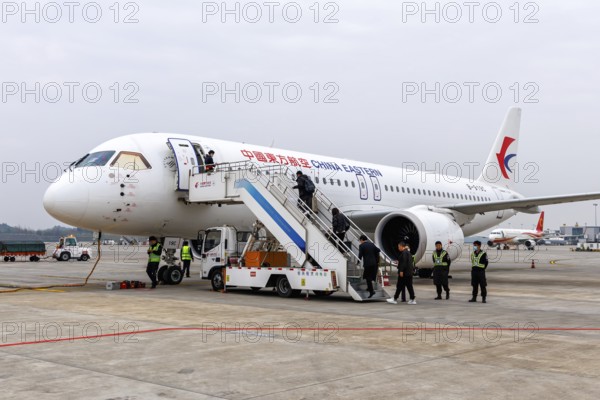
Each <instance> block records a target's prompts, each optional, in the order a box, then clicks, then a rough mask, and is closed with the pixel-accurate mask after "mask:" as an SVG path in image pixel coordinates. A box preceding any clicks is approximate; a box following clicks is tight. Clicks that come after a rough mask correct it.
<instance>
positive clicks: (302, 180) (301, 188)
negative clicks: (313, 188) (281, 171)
mask: <svg viewBox="0 0 600 400" xmlns="http://www.w3.org/2000/svg"><path fill="white" fill-rule="evenodd" d="M307 180H310V178H309V177H308V176H306V175H304V174H303V173H302V171H298V172H296V186H294V189H298V195H299V196H300V200H302V201H303V202H304V204H306V206H307V207H308V208H309V209H310V210H312V200H313V193H310V192H308V191H307V190H306V181H307Z"/></svg>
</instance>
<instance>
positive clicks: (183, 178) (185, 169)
mask: <svg viewBox="0 0 600 400" xmlns="http://www.w3.org/2000/svg"><path fill="white" fill-rule="evenodd" d="M168 145H169V147H170V148H171V150H172V151H173V155H174V156H175V162H176V163H177V190H181V191H185V190H189V189H190V174H191V173H192V170H193V169H194V168H195V167H197V166H198V158H197V157H196V150H195V149H194V145H193V144H192V143H191V142H190V141H189V140H187V139H169V140H168Z"/></svg>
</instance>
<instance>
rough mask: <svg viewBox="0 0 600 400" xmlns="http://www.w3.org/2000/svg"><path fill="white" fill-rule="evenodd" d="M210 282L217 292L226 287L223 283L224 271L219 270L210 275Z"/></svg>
mask: <svg viewBox="0 0 600 400" xmlns="http://www.w3.org/2000/svg"><path fill="white" fill-rule="evenodd" d="M210 284H211V286H212V288H213V290H214V291H215V292H220V291H221V290H223V288H224V287H225V286H224V285H223V273H222V272H221V271H220V270H218V271H215V272H213V273H212V275H211V277H210Z"/></svg>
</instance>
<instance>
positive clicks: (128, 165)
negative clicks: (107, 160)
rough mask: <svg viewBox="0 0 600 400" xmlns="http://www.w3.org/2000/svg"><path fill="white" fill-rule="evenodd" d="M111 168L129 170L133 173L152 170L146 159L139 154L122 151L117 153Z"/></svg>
mask: <svg viewBox="0 0 600 400" xmlns="http://www.w3.org/2000/svg"><path fill="white" fill-rule="evenodd" d="M110 166H111V167H117V168H123V169H131V170H134V171H141V170H144V169H150V168H152V167H151V166H150V163H149V162H148V161H147V160H146V158H145V157H144V156H143V155H141V154H140V153H134V152H132V151H122V152H120V153H119V155H118V156H117V158H115V161H113V162H112V164H110Z"/></svg>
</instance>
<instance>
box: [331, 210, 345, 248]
mask: <svg viewBox="0 0 600 400" xmlns="http://www.w3.org/2000/svg"><path fill="white" fill-rule="evenodd" d="M331 215H332V217H331V230H332V231H333V233H334V234H335V236H337V237H338V239H339V240H340V242H342V243H343V242H344V239H345V238H346V232H347V231H348V229H350V222H348V218H346V216H345V215H344V214H342V213H341V212H340V210H339V209H337V208H333V209H331ZM340 250H341V249H340Z"/></svg>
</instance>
